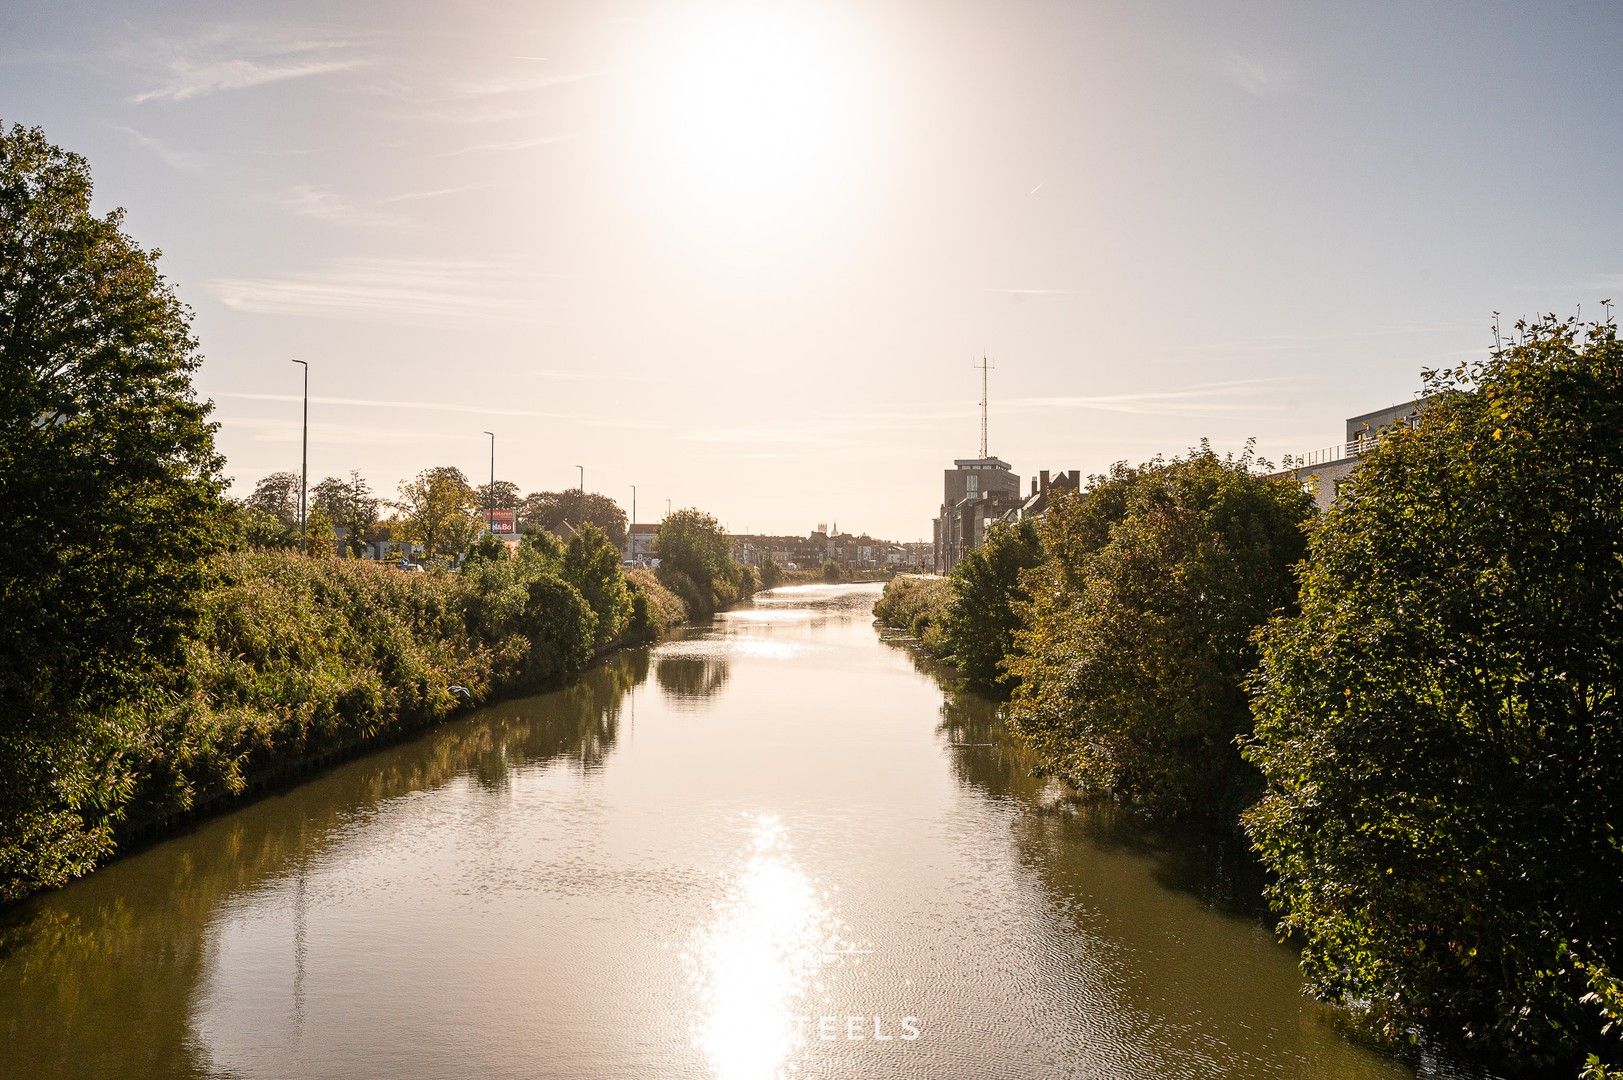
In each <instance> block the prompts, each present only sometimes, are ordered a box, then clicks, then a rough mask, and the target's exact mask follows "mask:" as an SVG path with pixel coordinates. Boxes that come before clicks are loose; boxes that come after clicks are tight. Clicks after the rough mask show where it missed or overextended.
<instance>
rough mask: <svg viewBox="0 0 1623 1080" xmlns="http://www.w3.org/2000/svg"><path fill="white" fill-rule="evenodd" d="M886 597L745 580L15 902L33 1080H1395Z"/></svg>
mask: <svg viewBox="0 0 1623 1080" xmlns="http://www.w3.org/2000/svg"><path fill="white" fill-rule="evenodd" d="M877 595H878V587H877V586H844V587H842V586H808V587H800V588H791V589H784V590H779V591H777V592H775V593H770V594H764V595H762V596H761V597H759V598H757V600H756V601H755V602H754V603H753V604H751V605H750V606H747V607H744V608H741V609H738V610H735V611H733V612H729V613H727V614H725V615H723V616H721V617H720V618H718V619H717V620H716V621H715V622H714V623H713V624H712V625H710V626H709V627H707V628H705V629H703V630H698V631H693V632H691V633H690V635H689V636H686V637H683V638H681V639H679V640H674V641H670V642H667V643H665V644H662V645H660V646H658V647H657V648H654V649H652V650H637V651H632V652H628V653H623V654H620V655H617V656H615V657H613V658H611V659H610V660H609V661H608V662H606V663H604V664H603V665H601V666H599V667H597V668H596V669H594V670H593V671H591V672H589V673H588V674H587V675H586V676H584V677H583V678H581V679H580V680H579V681H577V682H576V683H575V684H573V685H571V686H569V687H567V688H565V689H561V690H557V691H553V692H550V693H545V694H540V695H536V696H533V697H527V698H522V699H516V700H510V701H506V702H503V703H501V704H498V705H494V706H491V707H488V708H485V709H482V710H480V711H478V712H477V713H472V714H470V715H468V716H467V717H465V718H463V719H460V720H457V721H455V722H452V723H448V724H445V725H443V726H441V727H438V728H435V729H433V730H431V731H429V732H427V733H425V734H423V735H422V736H420V737H418V738H416V739H415V740H413V741H410V742H405V743H400V744H397V745H394V746H391V747H388V748H385V749H382V750H380V751H378V752H376V753H373V754H370V755H368V756H366V757H363V758H359V759H356V760H353V761H350V762H348V763H346V764H343V765H340V766H338V767H336V768H334V769H332V770H330V771H328V772H325V773H323V774H321V775H319V776H317V777H316V778H314V779H312V780H310V781H309V782H307V783H304V784H302V785H299V786H297V787H292V788H289V789H287V790H285V791H283V792H281V793H278V794H273V795H270V796H267V797H265V798H262V799H259V800H257V801H255V802H253V803H251V804H249V805H247V806H244V807H243V808H241V809H238V810H236V811H234V812H231V813H229V814H225V815H222V816H218V817H215V818H211V819H208V820H205V821H203V822H201V823H199V824H197V825H195V826H194V827H193V828H191V829H190V830H189V831H186V832H185V833H183V834H181V835H177V836H174V837H172V838H170V839H167V840H165V841H163V842H161V843H158V844H155V845H153V846H151V847H148V848H146V849H144V850H142V851H140V852H137V853H135V854H132V855H131V856H129V857H126V858H124V859H121V860H119V861H117V862H115V863H113V864H112V865H110V866H108V867H106V868H105V869H103V870H101V871H100V872H98V873H97V874H95V875H94V876H92V877H90V878H88V879H86V880H84V881H81V882H78V883H76V884H74V885H72V886H70V887H68V888H65V889H62V890H60V891H58V892H55V893H52V894H49V895H46V896H43V897H39V898H36V899H35V900H34V901H32V902H30V903H28V904H25V905H23V906H22V907H21V908H19V909H17V910H15V911H13V912H11V913H10V914H9V916H8V918H7V920H6V925H5V927H4V930H3V938H0V1033H3V1035H4V1044H3V1046H0V1073H4V1074H5V1075H7V1076H18V1077H56V1076H62V1077H102V1076H105V1077H114V1076H117V1077H143V1076H149V1077H185V1076H211V1077H212V1076H218V1077H243V1078H259V1077H266V1078H272V1077H274V1078H281V1077H334V1078H337V1077H346V1078H347V1077H388V1078H390V1080H411V1078H428V1077H443V1078H457V1080H466V1078H471V1077H695V1078H698V1077H718V1078H734V1077H737V1078H744V1077H765V1076H777V1075H793V1076H801V1077H824V1076H828V1077H836V1076H837V1077H866V1076H940V1077H981V1076H999V1077H1021V1076H1029V1077H1058V1076H1074V1077H1110V1078H1115V1077H1146V1078H1148V1077H1155V1078H1164V1077H1184V1076H1188V1077H1267V1076H1279V1077H1324V1078H1331V1077H1334V1078H1346V1080H1352V1078H1365V1077H1401V1076H1409V1075H1412V1074H1411V1073H1410V1072H1409V1071H1408V1070H1407V1069H1404V1068H1401V1067H1399V1066H1398V1065H1396V1064H1394V1063H1392V1062H1390V1061H1388V1060H1386V1059H1385V1058H1383V1057H1381V1056H1380V1055H1378V1054H1376V1053H1373V1052H1371V1051H1369V1050H1367V1049H1365V1048H1363V1047H1361V1046H1359V1045H1356V1044H1354V1043H1353V1042H1351V1041H1349V1040H1347V1039H1346V1038H1344V1037H1343V1036H1341V1035H1340V1034H1338V1032H1337V1031H1336V1029H1335V1028H1334V1027H1333V1026H1332V1024H1331V1023H1330V1022H1328V1020H1327V1018H1326V1016H1325V1014H1324V1013H1323V1011H1322V1010H1321V1009H1319V1008H1318V1007H1317V1006H1315V1005H1313V1004H1312V1003H1311V1002H1309V1001H1308V1000H1306V999H1305V998H1303V997H1302V995H1301V992H1300V987H1301V980H1300V978H1299V977H1298V975H1297V972H1296V968H1295V960H1294V956H1293V955H1292V953H1291V952H1290V951H1289V950H1288V949H1287V948H1285V947H1283V946H1281V945H1279V944H1278V943H1277V942H1276V941H1275V940H1274V938H1273V935H1272V934H1271V933H1270V932H1269V930H1268V929H1267V926H1266V924H1265V920H1262V919H1260V918H1259V917H1258V916H1257V914H1256V913H1255V911H1247V910H1244V907H1245V905H1244V904H1241V905H1239V907H1240V910H1236V909H1235V905H1233V904H1232V903H1230V902H1229V900H1230V895H1229V894H1231V893H1234V892H1236V891H1237V892H1238V893H1240V894H1241V896H1242V898H1243V895H1244V893H1245V891H1246V890H1245V889H1244V888H1241V889H1238V890H1235V889H1234V888H1233V887H1232V885H1231V884H1229V883H1228V882H1227V877H1228V875H1229V873H1230V872H1229V871H1226V870H1224V865H1225V864H1226V863H1227V862H1231V860H1225V859H1223V858H1221V857H1214V858H1211V859H1202V858H1200V857H1198V853H1195V854H1191V853H1189V852H1182V853H1173V852H1168V851H1165V850H1161V849H1157V848H1156V847H1154V846H1151V845H1147V844H1144V843H1140V842H1137V841H1135V840H1134V839H1133V837H1132V834H1131V833H1130V832H1126V831H1123V830H1122V829H1120V828H1115V827H1112V826H1110V825H1109V824H1108V823H1106V822H1102V821H1100V820H1098V819H1097V817H1095V816H1093V815H1089V814H1087V813H1084V812H1079V811H1078V810H1077V809H1076V808H1075V807H1074V806H1073V805H1071V804H1070V803H1069V802H1067V801H1065V800H1064V799H1063V798H1061V797H1060V793H1058V792H1056V791H1053V790H1050V789H1048V788H1046V787H1045V786H1044V785H1043V784H1042V783H1041V782H1040V781H1037V780H1033V779H1032V778H1031V777H1030V776H1029V772H1028V763H1027V762H1026V761H1025V760H1024V759H1023V757H1022V756H1021V754H1020V752H1019V751H1018V749H1017V748H1016V747H1014V746H1013V745H1011V743H1010V742H1009V740H1008V739H1007V737H1006V736H1005V735H1004V733H1003V732H1002V730H1001V728H1000V727H999V726H998V723H997V720H996V716H995V713H994V711H993V709H992V708H991V706H989V705H988V704H987V703H985V702H981V701H978V700H976V699H973V698H968V697H963V696H957V695H953V694H950V693H947V692H945V691H944V689H943V686H942V684H941V683H940V682H939V681H938V680H937V678H936V677H935V676H934V675H933V674H932V673H931V672H930V671H929V670H928V669H927V668H925V667H924V666H923V665H920V664H918V663H917V662H915V660H914V658H913V657H912V655H911V654H910V653H909V652H908V651H907V650H906V649H905V648H903V647H901V646H900V645H898V644H896V643H892V642H887V641H885V640H883V636H882V635H881V634H880V633H879V632H878V631H876V629H875V628H874V626H873V625H872V619H871V615H870V609H871V607H872V604H873V601H874V599H875V598H876V597H877Z"/></svg>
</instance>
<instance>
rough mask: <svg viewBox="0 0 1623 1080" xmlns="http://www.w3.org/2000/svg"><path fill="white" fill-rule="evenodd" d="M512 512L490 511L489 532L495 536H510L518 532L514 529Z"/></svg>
mask: <svg viewBox="0 0 1623 1080" xmlns="http://www.w3.org/2000/svg"><path fill="white" fill-rule="evenodd" d="M514 516H515V515H514V512H513V511H512V510H492V511H491V512H490V531H491V532H493V533H495V534H496V535H497V536H512V535H513V534H514V533H515V532H517V531H518V530H517V529H516V528H514V525H513V518H514Z"/></svg>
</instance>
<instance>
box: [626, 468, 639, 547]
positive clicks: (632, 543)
mask: <svg viewBox="0 0 1623 1080" xmlns="http://www.w3.org/2000/svg"><path fill="white" fill-rule="evenodd" d="M636 531H637V485H636V484H632V485H631V528H629V529H627V530H626V561H627V562H629V561H630V560H631V559H633V558H635V557H636V554H637V542H636V540H635V539H633V537H634V535H635V534H636Z"/></svg>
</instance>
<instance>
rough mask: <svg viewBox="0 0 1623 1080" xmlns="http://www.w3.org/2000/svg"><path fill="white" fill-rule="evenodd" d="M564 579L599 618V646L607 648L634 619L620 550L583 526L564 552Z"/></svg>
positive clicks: (593, 529)
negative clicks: (576, 590) (621, 564)
mask: <svg viewBox="0 0 1623 1080" xmlns="http://www.w3.org/2000/svg"><path fill="white" fill-rule="evenodd" d="M564 578H565V579H566V580H567V581H568V582H569V583H570V584H571V585H573V586H575V588H576V589H578V590H579V591H580V594H581V596H582V597H583V598H585V600H586V603H587V604H588V605H589V606H590V607H591V609H592V611H593V612H594V613H595V614H596V615H597V635H596V641H595V644H596V647H597V648H598V649H604V648H607V647H608V646H609V644H610V643H612V642H613V641H614V640H615V639H617V638H618V637H619V636H620V635H621V633H623V632H624V630H625V628H626V625H627V623H628V622H629V620H630V619H631V591H630V590H629V589H628V588H627V587H626V578H625V574H624V573H623V572H622V571H621V569H620V551H619V549H618V548H616V547H615V546H614V545H613V544H612V543H610V542H609V538H608V537H606V536H604V535H603V533H602V532H601V531H600V530H599V529H598V528H597V527H596V526H593V525H583V526H581V528H580V530H579V531H578V532H576V533H575V535H574V536H572V537H570V540H569V546H568V547H567V548H566V549H565V550H564Z"/></svg>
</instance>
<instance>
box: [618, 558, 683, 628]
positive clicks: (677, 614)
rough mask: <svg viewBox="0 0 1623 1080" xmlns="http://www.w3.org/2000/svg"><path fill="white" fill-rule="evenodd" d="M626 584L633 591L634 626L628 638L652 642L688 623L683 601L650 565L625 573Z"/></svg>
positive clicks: (635, 567) (632, 625) (632, 617)
mask: <svg viewBox="0 0 1623 1080" xmlns="http://www.w3.org/2000/svg"><path fill="white" fill-rule="evenodd" d="M625 575H626V585H627V587H628V588H630V590H631V605H632V610H631V627H630V629H629V630H628V635H629V636H630V637H631V638H632V640H635V641H652V640H653V639H654V638H656V637H658V636H659V635H660V634H662V633H664V632H665V631H667V630H671V629H674V628H675V627H678V626H681V625H682V624H683V623H684V622H686V621H687V609H685V608H684V607H683V606H682V598H681V597H679V596H677V595H676V594H675V593H673V592H671V590H669V589H667V588H666V587H665V586H664V585H662V584H660V581H659V578H657V577H655V576H654V572H653V571H652V570H650V569H648V568H647V567H646V566H633V567H630V568H628V569H627V570H626V571H625Z"/></svg>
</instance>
